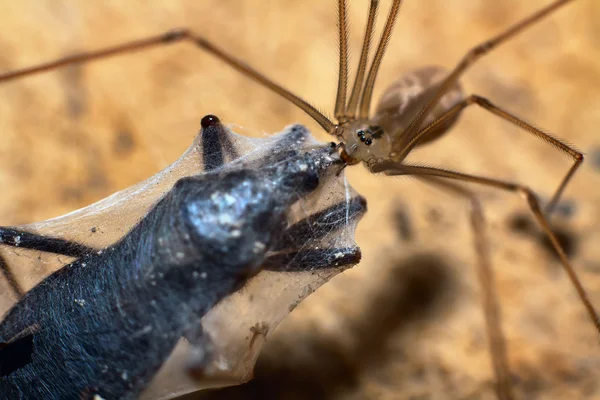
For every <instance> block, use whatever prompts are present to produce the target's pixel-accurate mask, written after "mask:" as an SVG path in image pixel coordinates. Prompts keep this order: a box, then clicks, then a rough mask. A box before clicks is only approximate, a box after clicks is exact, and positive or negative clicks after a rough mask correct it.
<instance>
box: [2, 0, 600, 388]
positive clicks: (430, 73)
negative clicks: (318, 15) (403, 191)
mask: <svg viewBox="0 0 600 400" xmlns="http://www.w3.org/2000/svg"><path fill="white" fill-rule="evenodd" d="M568 2H569V0H562V1H555V2H553V3H551V4H550V5H549V6H547V7H546V8H544V9H542V10H540V11H539V12H537V13H535V14H533V15H531V16H530V17H528V18H525V19H523V20H522V21H521V22H519V23H517V24H515V25H513V26H512V27H510V28H509V29H507V30H506V31H504V32H503V33H501V34H500V35H498V36H496V37H494V38H492V39H490V40H488V41H485V42H483V43H482V44H481V45H479V46H476V47H475V48H473V49H472V50H470V51H469V52H467V54H466V55H465V56H464V57H463V59H462V60H461V62H460V63H459V64H458V65H457V66H456V67H455V68H454V69H452V70H450V71H444V70H443V69H440V68H437V67H429V68H424V69H420V70H416V71H414V72H412V73H410V74H407V75H406V76H404V77H402V78H401V79H399V80H398V81H397V82H396V83H395V84H394V85H393V86H392V87H390V89H388V90H387V91H386V92H385V94H384V96H383V100H382V101H381V102H380V104H379V105H378V106H377V107H376V112H375V114H373V115H371V113H370V111H371V100H372V99H371V98H372V93H373V88H374V85H375V81H376V78H377V75H378V70H379V66H380V65H381V61H382V59H383V55H384V53H385V50H386V45H387V43H388V41H389V39H390V37H391V35H392V29H393V26H394V22H395V20H396V17H397V15H398V12H399V9H400V5H401V3H402V2H401V1H393V3H392V6H391V9H390V13H389V15H388V18H387V21H386V24H385V27H384V31H383V35H382V37H381V39H380V41H379V45H378V46H377V49H376V52H375V56H374V58H373V62H372V64H371V66H370V68H369V69H368V71H367V64H368V55H369V49H370V44H371V37H372V32H373V27H374V24H375V14H376V10H377V8H378V3H379V2H378V1H372V2H371V4H370V7H369V14H368V18H367V27H366V29H365V35H364V41H363V47H362V51H361V56H360V59H359V64H358V69H357V75H356V78H355V81H354V84H353V85H352V90H351V92H350V96H349V97H347V88H348V67H347V64H348V62H347V54H348V35H347V21H346V2H345V1H341V0H340V1H339V2H338V7H339V32H340V35H339V37H340V54H339V56H340V57H339V60H340V69H339V79H338V90H337V97H336V104H335V111H334V117H335V122H333V121H332V120H330V119H329V118H327V117H326V116H325V115H324V114H322V113H320V112H319V111H318V110H317V109H316V108H314V107H313V106H311V105H310V104H309V103H307V102H306V101H304V100H303V99H301V98H299V97H298V96H296V95H294V94H293V93H291V92H289V91H287V90H286V89H284V88H283V87H281V86H280V85H278V84H276V83H275V82H273V81H272V80H270V79H268V78H267V77H266V76H264V75H262V74H260V73H259V72H257V71H256V70H255V69H253V68H251V67H249V66H248V65H247V64H245V63H243V62H242V61H240V60H238V59H236V58H235V57H233V56H232V55H230V54H228V53H226V52H225V51H223V50H222V49H220V48H218V47H216V46H215V45H214V44H212V43H210V42H208V41H206V40H205V39H204V38H203V37H201V36H199V35H197V34H196V33H194V32H191V31H188V30H178V31H171V32H168V33H167V34H164V35H159V36H156V37H151V38H148V39H145V40H141V41H136V42H131V43H127V44H125V45H122V46H118V47H113V48H110V49H107V50H105V51H100V52H94V53H85V54H81V55H79V56H74V57H70V58H67V59H62V60H59V61H57V62H54V63H49V64H45V65H42V66H40V67H37V68H35V69H30V70H23V71H17V72H16V73H15V74H13V75H5V77H4V79H10V78H14V77H16V76H22V75H26V74H29V73H35V72H39V71H42V70H47V69H51V68H54V67H56V66H59V65H63V64H69V63H74V62H82V61H86V60H90V59H94V58H99V57H103V56H107V55H113V54H116V53H121V52H129V51H132V50H137V49H140V48H145V47H151V46H155V45H161V44H164V43H173V42H177V41H191V42H193V43H195V44H196V45H198V46H199V47H200V48H202V49H204V50H206V51H208V52H210V53H212V54H214V55H215V56H217V57H219V58H220V59H222V60H223V61H225V62H226V63H227V64H229V65H231V66H232V67H234V68H236V69H237V70H239V71H241V72H242V73H244V74H245V75H246V76H248V77H250V78H252V79H254V80H256V81H258V82H259V83H260V84H262V85H264V86H266V87H268V88H270V89H271V90H273V91H275V92H276V93H278V94H280V95H281V96H283V97H284V98H286V99H287V100H289V101H291V102H292V103H294V104H295V105H297V106H298V107H299V108H300V109H302V110H303V111H305V112H306V113H307V114H308V115H310V116H311V117H312V118H313V119H314V120H315V121H317V123H319V124H320V125H321V126H322V127H323V129H324V130H325V131H326V132H327V133H329V134H331V135H332V136H334V137H336V138H337V139H338V140H339V148H340V154H341V156H342V158H343V159H344V160H345V162H346V165H354V164H358V163H360V162H364V163H365V164H366V166H367V167H368V169H369V170H370V171H371V172H374V173H384V174H387V175H408V174H410V175H416V176H418V177H420V178H422V179H425V180H428V181H431V182H436V184H440V183H439V182H440V179H444V178H449V179H454V180H458V181H459V182H472V183H478V184H482V185H488V186H492V187H496V188H499V189H503V190H507V191H512V192H516V193H519V194H521V195H523V196H524V197H525V198H526V200H527V204H528V205H529V207H530V208H531V210H532V212H533V214H534V215H535V217H536V219H537V220H538V222H539V223H540V224H541V227H542V229H543V230H544V231H545V233H546V234H547V235H548V237H549V239H550V241H551V242H552V245H553V246H554V248H555V249H556V251H557V253H558V255H559V257H560V259H561V263H562V264H563V266H564V268H565V270H566V271H567V273H568V276H569V278H570V279H571V281H572V282H573V284H574V286H575V288H576V289H577V292H578V294H579V296H580V298H581V300H582V302H583V303H584V305H585V307H586V309H587V312H588V313H589V315H590V318H591V319H592V321H593V323H594V324H595V326H596V328H597V329H599V330H600V323H599V322H598V318H597V313H596V312H595V310H594V307H593V306H592V304H591V303H590V301H589V300H588V298H587V295H586V294H585V292H584V289H583V287H582V285H581V284H580V282H579V281H578V278H577V276H576V274H575V272H574V271H573V268H572V267H571V264H570V263H569V261H568V259H567V257H566V255H565V254H564V251H562V249H561V247H560V245H559V243H558V241H557V240H556V237H555V235H554V234H553V233H552V231H551V229H550V226H549V223H548V221H547V216H549V215H551V213H552V211H553V209H554V208H555V206H556V204H557V202H558V200H559V198H560V196H561V194H562V193H563V191H564V189H565V187H566V186H567V184H568V182H569V181H570V179H571V178H572V176H573V175H574V174H575V172H576V171H577V169H578V168H579V166H580V165H581V163H582V161H583V155H582V154H581V153H580V152H578V151H576V150H574V149H573V148H571V147H570V146H568V145H567V144H565V143H564V142H562V141H560V140H559V139H557V138H554V137H552V136H551V135H549V134H547V133H545V132H542V131H540V130H539V129H536V128H535V127H533V126H532V125H530V124H528V123H527V122H525V121H523V120H521V119H519V118H517V117H515V116H513V115H512V114H511V113H509V112H507V111H506V110H504V109H503V108H501V107H499V106H497V105H495V104H493V103H492V102H490V101H489V100H487V99H485V98H483V97H481V96H477V95H470V96H464V95H463V94H462V90H461V87H460V84H459V82H458V80H459V78H461V76H462V75H463V74H464V72H465V71H466V70H467V69H468V68H469V67H470V66H471V65H473V63H475V62H476V61H477V60H478V59H479V58H480V57H482V56H483V55H484V54H487V53H488V52H490V51H491V50H493V49H494V48H495V47H497V46H498V45H500V44H502V43H503V42H505V41H506V40H508V39H510V38H511V37H513V36H515V35H517V34H519V33H520V32H522V31H523V30H525V29H526V28H527V27H529V26H531V25H533V24H534V23H535V22H537V21H539V20H541V19H543V18H544V17H545V16H547V15H548V14H550V13H552V12H554V11H555V10H557V9H558V8H559V7H561V6H563V5H564V4H566V3H568ZM473 104H475V105H477V106H479V107H481V108H482V109H485V110H488V111H490V112H492V113H493V114H495V115H497V116H499V117H501V118H504V119H505V120H507V121H510V122H513V123H515V124H516V125H518V126H520V127H522V128H523V129H524V130H525V131H527V132H529V133H530V134H533V135H534V136H536V137H538V138H541V139H543V140H545V141H547V142H549V143H550V144H552V145H553V146H555V147H557V148H558V149H560V150H562V151H563V152H565V153H566V154H568V155H570V156H571V157H572V158H573V160H574V163H573V166H572V167H571V169H570V170H569V171H568V172H567V174H566V175H565V177H564V178H563V179H562V181H561V183H560V185H559V187H558V188H557V190H556V191H555V193H554V195H553V196H552V198H551V200H550V202H549V203H548V204H547V205H546V208H545V210H542V209H541V206H540V204H539V201H538V200H537V197H536V196H535V194H534V193H533V192H532V191H531V190H530V189H529V188H528V187H526V186H523V185H519V184H514V183H511V182H505V181H499V180H494V179H488V178H483V177H477V176H472V175H467V174H462V173H459V172H456V171H451V170H444V169H436V168H430V167H422V166H417V165H411V164H407V163H405V162H404V159H405V158H406V156H407V155H408V154H409V153H410V152H411V151H412V150H413V149H414V148H415V147H417V146H419V145H423V144H426V143H429V142H431V141H433V140H435V139H436V138H438V137H440V136H441V135H443V134H444V133H446V132H447V131H449V129H450V128H451V127H452V126H453V124H454V123H455V122H456V121H457V119H458V117H459V115H460V113H461V112H462V110H464V109H465V108H466V107H468V106H470V105H473ZM442 185H445V187H447V188H448V189H450V190H452V191H455V192H458V193H459V194H461V195H463V196H466V197H468V198H469V199H470V200H471V202H472V205H473V210H472V216H473V225H474V227H475V228H476V229H477V231H478V232H481V225H482V222H483V218H482V215H481V213H480V210H479V205H478V202H477V199H476V198H475V197H474V196H473V195H472V194H471V193H470V192H467V191H465V190H464V189H462V188H459V187H457V186H455V185H454V184H449V183H444V184H442ZM481 236H482V235H480V234H478V237H481ZM479 256H480V258H481V259H480V266H482V268H481V271H482V273H484V274H485V273H489V269H487V268H483V267H484V266H485V265H486V263H487V261H486V260H484V259H483V258H485V252H483V251H480V252H479ZM485 271H488V272H485ZM483 280H484V282H483V284H484V288H485V293H486V305H485V310H486V311H485V315H486V317H487V324H488V326H489V331H490V332H496V333H495V334H491V333H490V336H491V347H492V349H493V352H492V353H493V357H494V358H495V370H496V377H497V381H498V391H499V392H500V393H502V395H501V397H509V396H510V390H511V389H510V383H509V382H508V367H507V365H506V361H505V360H504V358H505V356H504V355H503V354H504V344H503V340H502V335H501V334H500V330H499V322H498V316H497V312H496V306H495V304H494V300H493V298H494V296H493V293H494V292H493V289H492V277H491V276H487V277H485V276H484V277H483Z"/></svg>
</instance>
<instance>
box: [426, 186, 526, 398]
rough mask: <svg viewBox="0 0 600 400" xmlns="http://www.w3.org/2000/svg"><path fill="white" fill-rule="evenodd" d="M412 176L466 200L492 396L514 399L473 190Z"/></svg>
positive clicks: (480, 210)
mask: <svg viewBox="0 0 600 400" xmlns="http://www.w3.org/2000/svg"><path fill="white" fill-rule="evenodd" d="M415 176H416V177H417V178H419V179H420V180H422V181H424V182H426V183H428V184H431V185H433V186H436V187H441V188H442V189H445V190H446V191H448V192H450V193H452V194H454V195H457V196H460V197H463V198H466V199H467V200H468V201H469V206H470V207H469V217H470V222H471V229H472V231H473V246H474V247H475V253H476V255H477V263H476V264H477V277H478V279H479V286H480V287H481V292H482V296H483V299H482V300H483V301H482V302H483V316H484V319H485V326H486V331H487V336H488V341H489V343H488V345H489V346H490V353H491V358H492V366H493V368H494V375H495V377H496V384H495V389H496V395H497V397H498V399H502V400H509V399H514V393H513V388H512V383H511V373H510V368H509V364H508V355H507V350H506V339H505V336H504V333H503V331H502V315H501V311H500V306H499V304H498V294H497V292H496V284H495V278H494V270H493V269H492V263H491V260H490V247H489V240H488V238H487V235H486V232H485V230H486V229H485V226H486V221H485V216H484V214H483V208H482V205H481V202H480V201H479V198H478V197H477V195H476V194H475V193H473V192H472V191H470V190H468V189H466V188H464V187H462V186H460V185H458V184H456V183H454V182H448V181H444V180H441V179H439V178H435V177H432V176H424V175H415Z"/></svg>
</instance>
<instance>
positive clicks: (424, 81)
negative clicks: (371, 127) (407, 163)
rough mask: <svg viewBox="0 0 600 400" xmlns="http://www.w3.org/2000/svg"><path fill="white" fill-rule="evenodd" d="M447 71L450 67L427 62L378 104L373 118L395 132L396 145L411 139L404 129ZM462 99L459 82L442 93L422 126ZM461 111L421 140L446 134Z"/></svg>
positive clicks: (385, 94) (398, 81) (393, 84)
mask: <svg viewBox="0 0 600 400" xmlns="http://www.w3.org/2000/svg"><path fill="white" fill-rule="evenodd" d="M447 75H448V71H446V70H445V69H444V68H442V67H437V66H427V67H423V68H419V69H417V70H414V71H411V72H408V73H406V74H404V75H402V76H401V77H400V78H399V79H398V80H396V81H395V82H394V83H392V84H391V85H390V86H389V87H388V88H387V90H386V91H385V92H384V93H383V96H381V100H380V102H379V104H378V105H377V109H376V111H375V115H374V117H373V121H374V122H375V123H376V124H377V125H380V126H381V127H383V129H384V130H385V131H386V133H387V134H388V135H390V136H391V140H392V142H393V143H394V144H393V147H394V148H398V147H399V146H401V145H400V143H399V142H404V143H406V142H407V141H408V140H409V139H410V138H408V137H403V133H404V131H405V130H406V128H408V126H409V125H410V123H411V122H412V120H413V119H414V118H415V117H416V116H417V114H418V113H419V111H420V110H421V109H422V108H423V107H424V106H425V105H426V103H427V101H428V100H429V99H431V97H432V96H433V95H435V93H436V92H437V90H438V89H439V86H440V84H441V83H442V81H443V79H444V78H445V77H446V76H447ZM462 100H464V95H463V92H462V89H461V87H460V85H459V84H456V85H455V86H454V87H453V88H452V89H450V90H449V91H448V92H447V93H446V94H445V95H444V96H442V98H441V99H440V101H439V103H438V104H437V105H436V106H435V107H434V108H433V110H432V111H431V112H430V113H429V115H428V116H427V117H426V118H425V120H424V121H423V124H422V125H421V127H425V126H427V125H429V124H430V123H432V122H433V121H435V120H436V119H438V118H439V117H441V116H442V115H443V114H444V113H445V112H447V111H448V110H449V109H450V108H452V107H453V106H454V105H456V104H457V103H459V102H461V101H462ZM458 115H459V114H456V115H455V116H454V117H452V118H450V119H449V120H447V121H444V122H443V123H442V124H440V125H439V126H437V127H436V128H435V129H434V130H433V131H432V132H430V133H429V134H428V135H427V136H426V137H424V138H423V139H422V140H421V141H420V142H419V144H424V143H427V142H430V141H432V140H434V139H437V138H438V137H440V136H441V135H443V134H444V133H445V132H446V131H447V130H448V129H449V128H450V127H451V126H452V125H453V124H454V123H455V122H456V120H457V119H458ZM415 133H416V132H415Z"/></svg>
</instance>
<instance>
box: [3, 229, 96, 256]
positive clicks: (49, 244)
mask: <svg viewBox="0 0 600 400" xmlns="http://www.w3.org/2000/svg"><path fill="white" fill-rule="evenodd" d="M0 244H3V245H6V246H11V247H19V248H23V249H29V250H37V251H42V252H44V253H54V254H61V255H64V256H69V257H77V258H79V257H83V256H84V255H86V254H89V253H90V252H93V251H97V250H96V249H94V248H92V247H88V246H86V245H84V244H81V243H77V242H73V241H71V240H66V239H60V238H55V237H48V236H43V235H39V234H37V233H31V232H26V231H22V230H19V229H15V228H9V227H3V226H0Z"/></svg>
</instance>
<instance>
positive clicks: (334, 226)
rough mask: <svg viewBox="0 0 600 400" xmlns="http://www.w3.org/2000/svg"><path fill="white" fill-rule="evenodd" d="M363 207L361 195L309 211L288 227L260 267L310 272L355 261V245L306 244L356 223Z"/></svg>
mask: <svg viewBox="0 0 600 400" xmlns="http://www.w3.org/2000/svg"><path fill="white" fill-rule="evenodd" d="M365 209H366V203H365V199H363V198H362V197H360V196H357V197H354V198H352V199H350V200H349V201H341V202H339V203H337V204H334V205H332V206H330V207H327V208H326V209H324V210H321V211H319V212H317V213H315V214H312V215H310V216H308V217H306V218H304V219H302V220H300V221H298V222H296V223H295V224H293V225H292V226H290V227H289V228H287V229H286V230H285V232H284V234H283V236H282V239H281V240H280V242H279V243H277V246H276V247H274V248H273V251H276V252H278V253H277V254H274V255H271V256H269V257H268V258H267V259H266V261H265V263H264V264H263V269H266V270H270V271H280V272H293V271H311V270H319V269H326V268H334V267H337V266H343V265H351V264H358V262H359V261H360V258H361V252H360V249H359V248H358V247H343V248H325V249H323V248H318V247H316V246H314V247H306V246H307V242H308V241H313V242H315V243H319V240H321V239H322V238H324V237H326V236H327V235H329V234H331V233H332V232H335V231H337V230H339V228H340V226H342V225H345V224H349V223H353V222H355V221H356V220H357V219H358V218H360V216H361V215H362V214H363V212H364V211H365Z"/></svg>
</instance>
